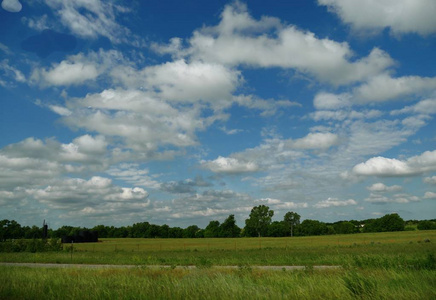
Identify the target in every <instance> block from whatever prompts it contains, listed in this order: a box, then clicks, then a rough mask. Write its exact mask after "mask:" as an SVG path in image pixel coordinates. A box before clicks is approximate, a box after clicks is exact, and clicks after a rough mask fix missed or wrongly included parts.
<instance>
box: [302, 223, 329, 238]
mask: <svg viewBox="0 0 436 300" xmlns="http://www.w3.org/2000/svg"><path fill="white" fill-rule="evenodd" d="M299 231H300V233H301V235H304V236H307V235H323V234H327V232H328V228H327V224H326V223H324V222H320V221H317V220H304V221H303V222H301V225H300V228H299Z"/></svg>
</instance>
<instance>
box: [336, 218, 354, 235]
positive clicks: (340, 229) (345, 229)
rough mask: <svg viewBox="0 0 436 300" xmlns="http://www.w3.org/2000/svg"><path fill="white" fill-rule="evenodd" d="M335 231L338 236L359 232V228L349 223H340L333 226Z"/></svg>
mask: <svg viewBox="0 0 436 300" xmlns="http://www.w3.org/2000/svg"><path fill="white" fill-rule="evenodd" d="M333 229H334V230H335V233H337V234H348V233H356V232H359V228H358V227H357V226H356V225H354V224H353V223H351V222H349V221H340V222H336V223H334V224H333Z"/></svg>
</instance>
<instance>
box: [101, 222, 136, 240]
mask: <svg viewBox="0 0 436 300" xmlns="http://www.w3.org/2000/svg"><path fill="white" fill-rule="evenodd" d="M132 227H133V226H132ZM92 231H96V232H98V237H100V238H107V237H108V231H109V227H108V226H105V225H97V226H94V227H93V228H92ZM130 237H135V236H133V235H131V236H130Z"/></svg>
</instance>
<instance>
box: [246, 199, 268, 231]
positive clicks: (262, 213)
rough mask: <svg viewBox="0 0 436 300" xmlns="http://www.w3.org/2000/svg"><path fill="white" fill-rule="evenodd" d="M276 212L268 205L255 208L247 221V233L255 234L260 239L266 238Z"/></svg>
mask: <svg viewBox="0 0 436 300" xmlns="http://www.w3.org/2000/svg"><path fill="white" fill-rule="evenodd" d="M273 215H274V211H273V210H270V209H269V207H268V206H266V205H259V206H255V207H253V208H252V209H251V212H250V216H249V218H248V219H246V220H245V231H246V233H250V232H251V233H252V232H255V233H256V234H257V236H258V237H261V236H264V235H265V233H267V232H268V226H269V225H270V224H271V218H272V216H273Z"/></svg>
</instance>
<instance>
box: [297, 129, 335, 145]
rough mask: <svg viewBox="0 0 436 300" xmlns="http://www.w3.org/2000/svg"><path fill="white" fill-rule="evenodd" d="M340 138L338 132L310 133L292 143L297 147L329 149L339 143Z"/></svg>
mask: <svg viewBox="0 0 436 300" xmlns="http://www.w3.org/2000/svg"><path fill="white" fill-rule="evenodd" d="M338 142H339V138H338V136H337V135H336V134H333V133H330V132H326V133H321V132H317V133H309V134H308V135H306V136H305V137H303V138H300V139H296V140H294V141H293V142H292V143H291V144H292V147H293V148H295V149H327V148H330V147H332V146H334V145H337V144H338Z"/></svg>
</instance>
